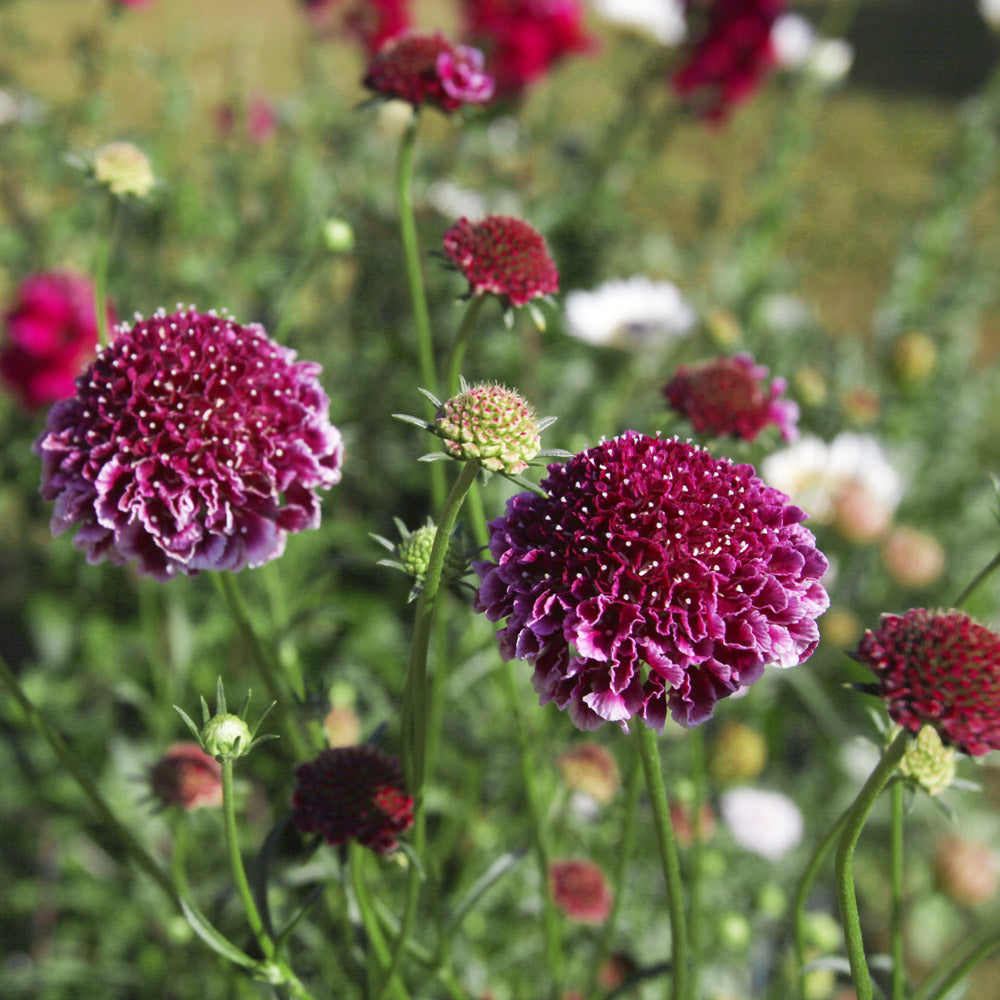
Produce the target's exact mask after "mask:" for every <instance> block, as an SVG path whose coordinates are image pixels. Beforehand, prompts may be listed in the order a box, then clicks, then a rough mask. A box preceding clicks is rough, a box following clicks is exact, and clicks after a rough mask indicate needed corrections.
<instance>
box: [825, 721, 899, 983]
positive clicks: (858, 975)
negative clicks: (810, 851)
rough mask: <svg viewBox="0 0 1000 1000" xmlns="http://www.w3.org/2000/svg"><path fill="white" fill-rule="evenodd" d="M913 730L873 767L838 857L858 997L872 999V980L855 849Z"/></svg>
mask: <svg viewBox="0 0 1000 1000" xmlns="http://www.w3.org/2000/svg"><path fill="white" fill-rule="evenodd" d="M909 737H910V734H909V733H908V732H907V730H905V729H903V730H901V731H900V732H899V733H898V734H897V735H896V738H895V739H894V740H893V741H892V743H890V744H889V746H888V748H887V749H886V751H885V753H884V754H883V755H882V759H881V761H879V763H878V766H877V767H876V768H875V770H874V771H872V773H871V775H870V777H869V778H868V780H867V781H866V782H865V784H864V786H863V787H862V789H861V791H860V792H859V793H858V797H857V798H856V799H855V800H854V803H853V805H852V806H851V807H850V811H849V812H848V815H847V820H846V822H845V823H844V828H843V830H842V831H841V834H840V839H839V840H838V841H837V851H836V855H835V860H834V866H835V872H836V881H837V901H838V903H839V904H840V919H841V923H842V924H843V926H844V937H845V939H846V942H847V957H848V960H849V961H850V964H851V977H852V978H853V980H854V990H855V992H856V993H857V995H858V1000H872V981H871V974H870V973H869V971H868V963H867V961H866V959H865V947H864V941H863V939H862V937H861V917H860V916H859V914H858V900H857V895H856V893H855V890H854V849H855V847H856V846H857V843H858V838H859V837H860V836H861V830H862V829H863V828H864V825H865V821H866V820H867V819H868V815H869V814H870V813H871V811H872V807H873V806H874V805H875V800H876V799H877V798H878V797H879V794H880V793H881V791H882V789H883V788H885V786H886V783H887V782H888V781H889V779H890V778H891V777H892V775H893V772H895V770H896V767H897V765H898V764H899V762H900V760H901V759H902V756H903V754H904V753H905V752H906V745H907V742H908V740H909Z"/></svg>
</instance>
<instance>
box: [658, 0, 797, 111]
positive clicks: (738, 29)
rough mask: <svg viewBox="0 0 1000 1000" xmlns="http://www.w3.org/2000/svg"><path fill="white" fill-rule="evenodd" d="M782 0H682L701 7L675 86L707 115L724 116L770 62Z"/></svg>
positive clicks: (748, 92) (754, 86) (757, 82)
mask: <svg viewBox="0 0 1000 1000" xmlns="http://www.w3.org/2000/svg"><path fill="white" fill-rule="evenodd" d="M784 6H785V0H687V7H688V11H689V21H690V19H691V13H690V12H691V11H700V12H703V15H704V19H705V27H704V30H703V31H702V32H701V33H700V34H698V33H695V34H694V36H693V37H694V44H693V47H692V49H691V51H690V54H689V57H688V60H687V62H686V63H684V65H683V66H681V68H680V69H679V70H678V71H677V72H676V73H675V74H674V77H673V87H674V90H675V91H676V92H677V93H678V94H679V95H680V96H681V97H682V98H683V99H684V100H685V101H687V102H688V103H689V104H690V105H691V107H692V108H693V110H694V111H695V112H696V113H697V114H698V115H700V116H701V117H703V118H706V119H708V120H709V121H715V122H720V121H723V120H724V119H725V118H726V116H727V115H728V114H729V111H730V109H731V108H732V107H733V105H735V104H739V103H740V102H741V101H744V100H746V99H747V98H748V97H749V96H750V95H751V94H752V93H753V92H754V91H755V90H756V89H757V87H758V86H759V85H760V83H761V80H762V79H763V78H764V76H765V74H766V73H767V72H768V70H769V69H770V68H771V67H772V66H774V63H775V55H774V46H773V44H772V42H771V29H772V28H773V27H774V22H775V20H777V17H778V15H779V14H780V13H781V11H782V10H783V9H784Z"/></svg>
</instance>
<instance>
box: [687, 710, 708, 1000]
mask: <svg viewBox="0 0 1000 1000" xmlns="http://www.w3.org/2000/svg"><path fill="white" fill-rule="evenodd" d="M688 743H689V746H690V747H691V780H692V782H693V784H694V796H693V797H692V800H691V832H692V839H691V871H690V875H689V876H688V925H689V927H690V930H691V949H690V950H691V996H693V997H697V996H700V995H701V994H700V984H699V980H700V975H699V973H700V969H701V951H702V930H703V928H702V906H701V847H702V828H701V811H702V806H703V805H704V802H705V737H704V735H703V732H702V727H701V726H697V727H696V728H695V729H694V730H692V732H691V733H690V734H689V736H688Z"/></svg>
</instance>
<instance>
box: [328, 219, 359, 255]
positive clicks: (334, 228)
mask: <svg viewBox="0 0 1000 1000" xmlns="http://www.w3.org/2000/svg"><path fill="white" fill-rule="evenodd" d="M323 243H324V244H325V245H326V248H327V250H329V251H330V253H350V252H351V251H352V250H353V249H354V230H353V229H352V228H351V224H350V223H349V222H347V221H346V220H345V219H327V220H326V222H324V223H323Z"/></svg>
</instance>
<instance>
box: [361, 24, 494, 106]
mask: <svg viewBox="0 0 1000 1000" xmlns="http://www.w3.org/2000/svg"><path fill="white" fill-rule="evenodd" d="M363 82H364V85H365V86H366V87H367V88H368V89H369V90H373V91H375V93H376V94H381V95H382V96H384V97H390V98H391V97H395V98H398V99H399V100H401V101H408V102H409V103H410V104H412V105H413V106H414V107H415V108H416V107H419V106H420V105H422V104H432V105H434V106H435V107H437V108H440V109H441V110H442V111H455V110H457V109H458V108H460V107H461V106H462V105H463V104H485V103H486V102H487V101H489V100H490V98H491V97H492V96H493V78H492V77H491V76H489V75H488V74H486V73H484V72H483V54H482V52H480V51H479V50H478V49H473V48H470V47H469V46H467V45H452V44H451V42H449V41H448V39H446V38H445V37H444V35H442V34H440V33H435V34H432V35H425V34H418V33H416V32H413V33H410V34H405V35H400V36H398V37H396V38H391V39H390V40H389V41H388V42H387V43H386V44H385V45H384V46H383V47H382V48H381V49H379V51H378V53H377V54H376V55H375V57H374V58H373V59H372V60H371V62H370V63H369V64H368V70H367V72H366V73H365V76H364V80H363Z"/></svg>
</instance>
